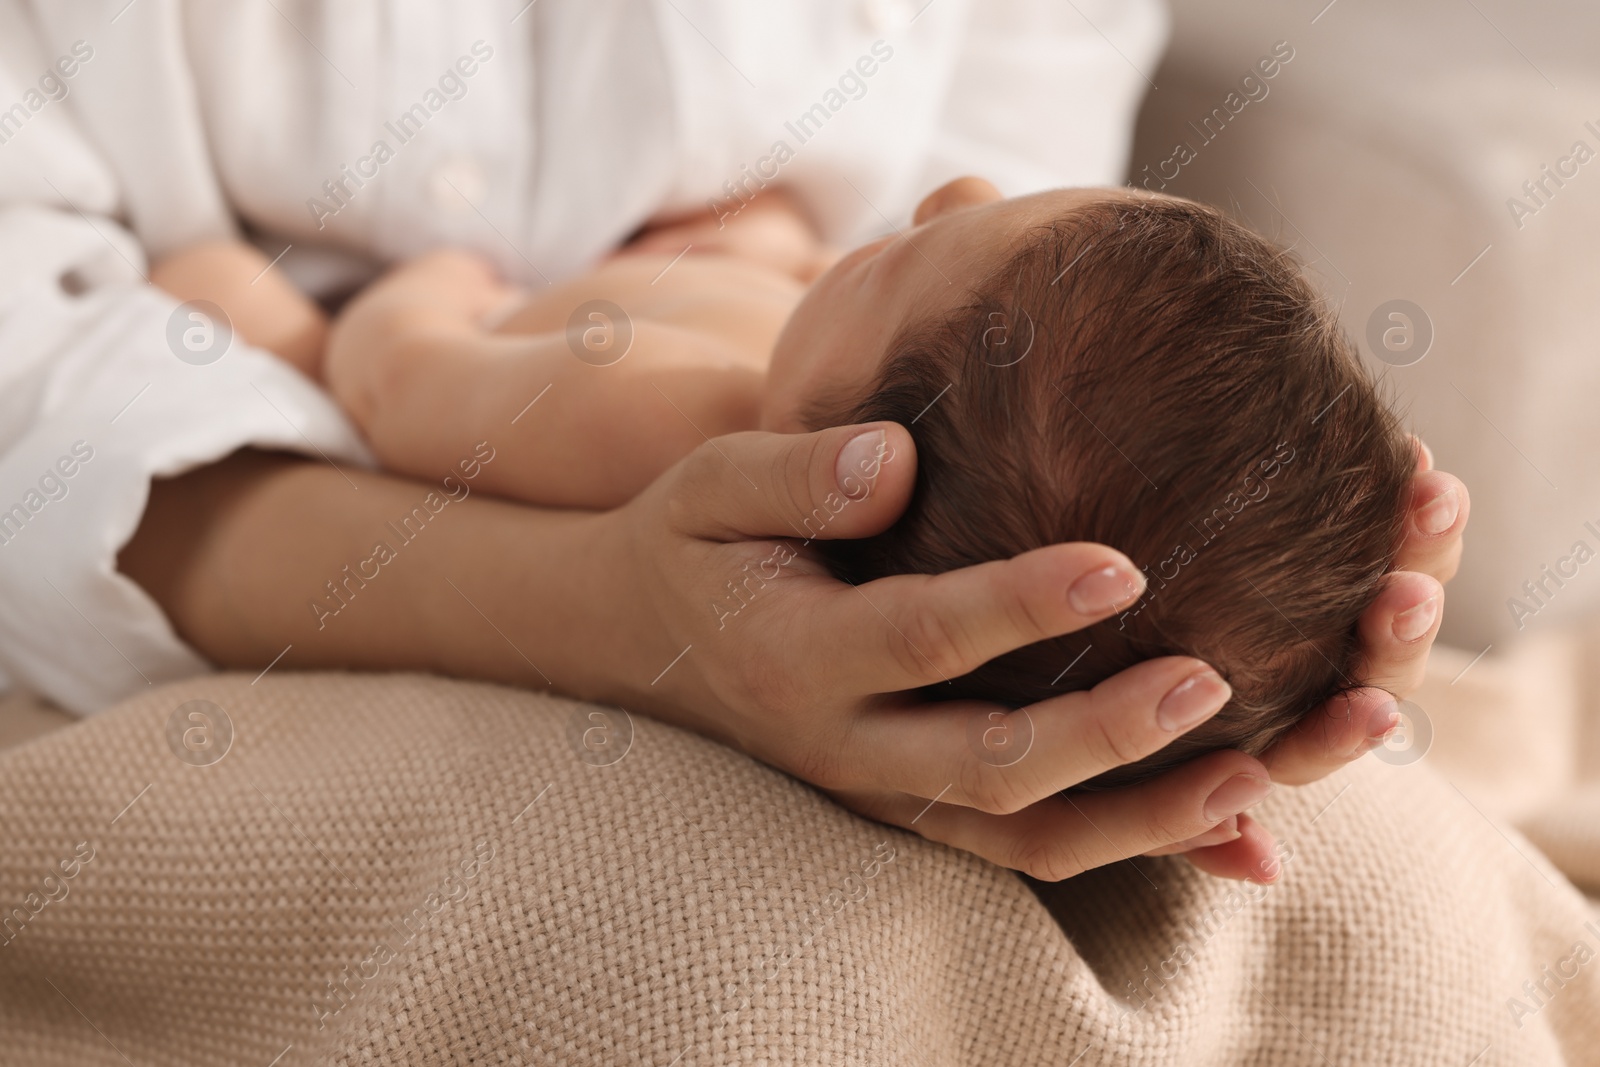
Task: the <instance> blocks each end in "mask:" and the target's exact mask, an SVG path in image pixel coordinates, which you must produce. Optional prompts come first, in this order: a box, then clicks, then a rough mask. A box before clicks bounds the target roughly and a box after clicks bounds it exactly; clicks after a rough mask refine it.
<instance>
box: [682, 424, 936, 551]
mask: <svg viewBox="0 0 1600 1067" xmlns="http://www.w3.org/2000/svg"><path fill="white" fill-rule="evenodd" d="M916 474H917V458H916V446H915V445H914V444H913V443H912V440H911V434H910V433H909V432H908V431H907V430H906V428H905V427H903V426H901V425H899V424H898V423H893V422H873V423H865V424H863V425H859V426H833V427H829V428H828V429H826V430H818V431H817V432H816V433H808V434H776V433H765V432H761V431H751V432H748V433H736V434H729V435H728V436H726V437H718V438H716V439H715V440H708V441H707V442H706V443H705V444H703V445H701V446H700V447H699V448H697V449H695V450H694V452H692V453H690V455H689V456H688V457H687V458H685V459H684V460H683V462H682V463H680V464H679V465H678V467H677V468H676V471H675V474H669V475H668V476H666V477H665V478H663V479H662V482H665V483H668V487H667V491H668V492H670V493H672V494H673V495H674V496H678V497H679V499H680V500H681V501H684V502H687V503H689V505H690V506H687V507H682V506H680V507H676V508H674V509H673V513H674V519H675V521H676V525H677V526H678V528H679V529H680V530H681V531H682V532H684V533H686V534H689V535H690V536H694V537H700V538H705V539H708V540H717V541H739V540H744V539H746V538H752V537H789V536H794V537H799V538H802V539H804V540H811V539H813V538H829V539H831V538H839V537H845V538H849V537H869V536H871V535H872V534H875V533H881V532H883V531H884V530H886V529H888V528H889V526H890V525H892V524H893V523H894V521H895V520H896V519H898V518H899V517H900V513H901V512H903V511H904V510H905V508H906V504H907V503H908V502H909V501H910V499H911V489H912V486H913V485H914V484H915V482H916Z"/></svg>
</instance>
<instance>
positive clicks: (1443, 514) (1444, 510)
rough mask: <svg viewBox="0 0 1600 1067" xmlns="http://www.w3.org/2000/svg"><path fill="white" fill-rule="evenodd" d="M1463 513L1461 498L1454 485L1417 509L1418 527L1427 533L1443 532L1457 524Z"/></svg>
mask: <svg viewBox="0 0 1600 1067" xmlns="http://www.w3.org/2000/svg"><path fill="white" fill-rule="evenodd" d="M1460 513H1461V498H1460V496H1458V495H1457V493H1456V491H1455V489H1454V487H1452V488H1449V489H1446V490H1445V491H1444V492H1442V493H1440V494H1439V495H1438V496H1436V497H1434V498H1433V499H1432V500H1430V501H1428V502H1427V503H1426V504H1424V505H1422V507H1420V508H1418V509H1417V529H1419V530H1421V531H1422V532H1423V533H1425V534H1429V535H1435V534H1442V533H1444V532H1445V531H1446V530H1448V529H1450V527H1452V526H1454V525H1455V522H1456V516H1457V515H1459V514H1460Z"/></svg>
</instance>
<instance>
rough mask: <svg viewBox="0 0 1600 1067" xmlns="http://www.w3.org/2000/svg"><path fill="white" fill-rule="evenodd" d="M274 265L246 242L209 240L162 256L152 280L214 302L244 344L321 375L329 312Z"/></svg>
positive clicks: (170, 289) (179, 295)
mask: <svg viewBox="0 0 1600 1067" xmlns="http://www.w3.org/2000/svg"><path fill="white" fill-rule="evenodd" d="M270 266H271V260H269V259H267V257H266V256H264V255H262V254H261V253H260V252H259V251H257V250H256V249H255V248H254V247H252V246H250V245H247V244H245V243H243V242H242V241H207V242H205V243H203V244H198V245H191V246H190V247H188V248H185V249H183V250H181V251H179V252H175V253H173V254H172V255H170V256H168V257H166V258H165V259H162V260H161V261H160V262H158V263H157V264H156V265H155V267H154V268H152V269H151V271H150V281H151V284H153V285H156V286H159V287H160V288H162V289H165V290H166V291H167V292H168V293H170V294H172V295H173V296H175V297H177V298H178V299H179V300H185V301H187V300H208V301H210V302H211V303H213V304H216V305H217V306H218V307H220V308H222V310H223V311H225V312H226V313H227V315H228V319H229V321H230V323H231V324H232V326H233V329H234V330H235V332H237V333H238V335H239V336H240V337H241V338H243V339H244V341H245V343H247V344H250V345H254V346H255V347H257V348H264V349H266V350H267V351H269V352H272V353H273V354H275V355H277V356H278V357H279V358H280V359H283V360H284V361H285V362H287V363H289V364H291V365H293V366H294V367H296V368H298V369H299V370H300V371H301V372H302V373H304V374H305V375H306V376H307V377H310V378H318V377H320V376H321V370H322V367H321V364H322V348H323V345H324V343H325V342H326V340H327V334H328V319H327V316H326V315H324V314H323V313H322V309H321V308H319V307H317V305H316V304H314V303H312V302H311V301H310V300H309V299H307V298H306V296H305V294H304V293H301V292H300V290H298V289H296V288H295V287H294V286H292V285H290V284H289V282H288V281H287V280H286V279H285V278H284V276H283V274H282V273H281V272H279V271H276V270H269V269H268V268H269V267H270Z"/></svg>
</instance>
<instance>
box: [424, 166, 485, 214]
mask: <svg viewBox="0 0 1600 1067" xmlns="http://www.w3.org/2000/svg"><path fill="white" fill-rule="evenodd" d="M487 191H488V183H487V182H486V181H485V180H484V176H483V168H482V167H481V166H479V165H478V162H477V161H476V160H473V159H468V158H466V157H465V156H457V157H456V158H454V159H449V160H446V161H445V162H443V163H441V164H439V165H438V166H437V167H435V168H434V169H433V173H432V174H431V175H429V177H428V195H429V196H430V197H432V199H433V204H434V206H435V207H437V208H439V209H440V210H442V211H448V212H451V213H455V214H459V213H461V212H469V211H471V210H472V209H473V208H475V207H479V206H481V205H482V204H483V198H484V194H485V193H486V192H487Z"/></svg>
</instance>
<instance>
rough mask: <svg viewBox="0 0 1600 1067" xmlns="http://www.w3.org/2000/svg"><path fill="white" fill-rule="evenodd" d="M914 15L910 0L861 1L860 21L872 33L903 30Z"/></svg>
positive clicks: (915, 13) (913, 6)
mask: <svg viewBox="0 0 1600 1067" xmlns="http://www.w3.org/2000/svg"><path fill="white" fill-rule="evenodd" d="M916 15H917V9H916V6H915V5H914V4H913V3H912V2H911V0H861V21H862V22H863V23H864V24H865V25H866V27H867V29H868V30H870V31H872V32H873V33H893V32H895V31H896V30H903V29H905V28H906V27H907V26H909V25H911V20H912V19H913V18H915V17H916Z"/></svg>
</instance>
